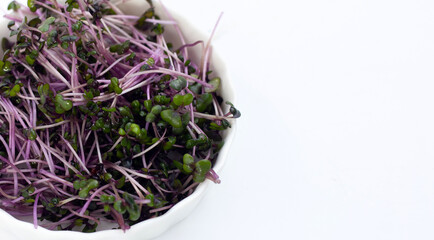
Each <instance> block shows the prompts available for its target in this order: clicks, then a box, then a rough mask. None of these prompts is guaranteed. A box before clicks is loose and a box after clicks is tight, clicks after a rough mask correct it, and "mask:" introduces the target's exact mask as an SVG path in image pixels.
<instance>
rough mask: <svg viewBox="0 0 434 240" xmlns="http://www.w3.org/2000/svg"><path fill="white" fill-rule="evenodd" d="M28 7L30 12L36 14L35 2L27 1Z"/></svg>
mask: <svg viewBox="0 0 434 240" xmlns="http://www.w3.org/2000/svg"><path fill="white" fill-rule="evenodd" d="M27 7H29V8H30V11H32V12H36V9H37V8H36V6H35V0H27Z"/></svg>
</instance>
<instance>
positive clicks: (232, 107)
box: [226, 101, 241, 118]
mask: <svg viewBox="0 0 434 240" xmlns="http://www.w3.org/2000/svg"><path fill="white" fill-rule="evenodd" d="M226 104H228V105H230V106H231V108H230V109H229V112H230V113H232V115H233V117H234V118H239V117H241V112H240V111H238V109H236V108H235V107H234V105H233V104H232V103H231V102H229V101H226Z"/></svg>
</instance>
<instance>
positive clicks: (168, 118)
mask: <svg viewBox="0 0 434 240" xmlns="http://www.w3.org/2000/svg"><path fill="white" fill-rule="evenodd" d="M160 116H161V118H162V119H163V120H164V121H165V122H167V123H169V124H170V125H172V127H175V128H180V127H182V121H181V116H180V115H179V113H177V112H175V111H173V110H171V109H167V110H164V111H162V112H161V113H160Z"/></svg>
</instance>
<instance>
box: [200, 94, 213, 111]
mask: <svg viewBox="0 0 434 240" xmlns="http://www.w3.org/2000/svg"><path fill="white" fill-rule="evenodd" d="M211 103H212V95H211V94H210V93H205V94H202V95H200V96H199V98H197V101H196V110H197V111H198V112H203V111H205V110H206V109H207V108H208V106H209V105H210V104H211Z"/></svg>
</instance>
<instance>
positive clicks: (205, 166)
mask: <svg viewBox="0 0 434 240" xmlns="http://www.w3.org/2000/svg"><path fill="white" fill-rule="evenodd" d="M195 167H196V168H195V170H194V174H193V180H194V181H195V182H203V181H205V178H206V174H207V173H208V172H209V170H210V169H211V162H210V161H209V160H206V159H203V160H200V161H198V162H196V164H195Z"/></svg>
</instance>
